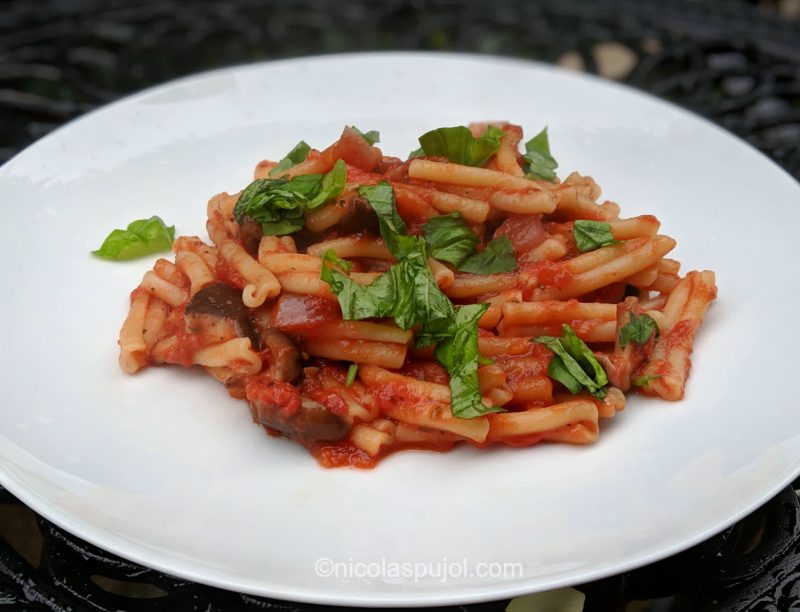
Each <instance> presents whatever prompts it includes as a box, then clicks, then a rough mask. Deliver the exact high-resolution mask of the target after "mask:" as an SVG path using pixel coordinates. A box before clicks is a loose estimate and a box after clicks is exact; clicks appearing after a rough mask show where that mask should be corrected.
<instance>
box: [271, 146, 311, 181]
mask: <svg viewBox="0 0 800 612" xmlns="http://www.w3.org/2000/svg"><path fill="white" fill-rule="evenodd" d="M310 151H311V147H309V146H308V145H307V144H306V143H305V142H303V141H302V140H301V141H300V142H298V143H297V144H296V145H294V148H293V149H292V150H291V151H289V152H288V153H287V154H286V157H284V158H283V159H282V160H281V161H279V162H278V163H277V164H276V165H275V167H274V168H273V169H272V170H270V171H269V175H270V176H277V175H278V174H282V173H283V172H284V171H286V170H288V169H289V168H293V167H294V166H296V165H297V164H300V163H302V162H304V161H306V159H307V158H308V154H309V152H310Z"/></svg>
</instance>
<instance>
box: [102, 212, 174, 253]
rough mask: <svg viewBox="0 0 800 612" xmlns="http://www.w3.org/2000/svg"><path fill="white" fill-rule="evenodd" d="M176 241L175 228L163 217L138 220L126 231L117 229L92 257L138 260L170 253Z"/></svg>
mask: <svg viewBox="0 0 800 612" xmlns="http://www.w3.org/2000/svg"><path fill="white" fill-rule="evenodd" d="M173 240H175V226H174V225H170V226H169V227H167V225H166V224H165V223H164V221H162V220H161V217H157V216H153V217H150V218H149V219H138V220H136V221H132V222H131V223H129V224H128V227H127V228H126V229H124V230H121V229H115V230H114V231H112V232H111V233H110V234H109V235H108V237H107V238H106V239H105V240H104V241H103V244H102V245H101V246H100V248H99V249H97V250H96V251H92V255H97V256H98V257H103V258H104V259H115V260H120V261H121V260H125V259H136V258H137V257H144V256H145V255H151V254H153V253H158V252H160V251H168V250H169V249H170V247H171V246H172V242H173Z"/></svg>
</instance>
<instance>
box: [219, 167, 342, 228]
mask: <svg viewBox="0 0 800 612" xmlns="http://www.w3.org/2000/svg"><path fill="white" fill-rule="evenodd" d="M346 180H347V166H346V165H345V163H344V162H343V161H342V160H341V159H339V160H337V161H336V163H335V164H334V165H333V168H332V169H331V171H330V172H328V173H327V174H325V175H322V174H306V175H303V176H296V177H294V178H293V179H291V180H286V179H256V180H255V181H253V182H252V183H250V185H248V186H247V188H245V190H244V191H243V192H242V193H241V195H240V196H239V199H238V200H237V202H236V206H235V207H234V208H233V216H234V217H235V218H236V221H237V223H242V221H243V219H244V217H245V216H248V217H250V218H251V219H253V221H255V222H257V223H260V224H261V228H262V230H263V232H264V234H265V235H269V236H283V235H286V234H292V233H294V232H296V231H298V230H301V229H303V228H304V227H305V225H306V219H305V215H304V213H305V211H306V210H313V209H315V208H317V207H319V206H321V205H322V204H324V203H325V202H327V201H328V200H330V199H331V198H334V197H336V196H337V195H339V193H341V191H342V189H343V188H344V184H345V181H346Z"/></svg>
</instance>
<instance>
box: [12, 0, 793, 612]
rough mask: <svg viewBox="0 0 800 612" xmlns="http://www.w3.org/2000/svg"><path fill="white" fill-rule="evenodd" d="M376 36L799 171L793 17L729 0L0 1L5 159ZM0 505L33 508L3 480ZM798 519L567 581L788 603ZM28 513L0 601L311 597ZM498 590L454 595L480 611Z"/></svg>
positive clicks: (593, 601)
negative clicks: (237, 74) (555, 86)
mask: <svg viewBox="0 0 800 612" xmlns="http://www.w3.org/2000/svg"><path fill="white" fill-rule="evenodd" d="M375 49H429V50H448V51H469V52H479V53H492V54H501V55H509V56H516V57H525V58H532V59H538V60H542V61H547V62H557V63H560V64H562V65H565V66H569V67H573V68H576V69H583V70H586V71H589V72H592V73H597V74H601V75H603V76H607V77H609V78H614V79H616V80H619V81H621V82H625V83H628V84H630V85H633V86H634V87H638V88H641V89H644V90H646V91H650V92H652V93H655V94H656V95H659V96H661V97H664V98H667V99H670V100H673V101H675V102H677V103H678V104H681V105H682V106H685V107H687V108H689V109H692V110H694V111H695V112H698V113H700V114H702V115H704V116H706V117H708V118H710V119H711V120H712V121H715V122H717V123H719V124H720V125H722V126H723V127H726V128H728V129H730V130H731V131H733V132H734V133H736V134H738V135H740V136H741V137H743V138H744V139H746V140H748V141H749V142H751V143H752V144H753V145H755V146H756V147H758V148H759V149H761V150H762V151H763V152H765V153H766V154H767V155H768V156H770V157H771V158H772V159H774V160H775V161H777V162H778V163H779V164H781V165H782V166H783V167H784V168H786V169H787V170H788V171H789V172H790V173H792V174H793V175H794V176H796V177H800V146H798V143H800V23H798V22H790V21H787V20H785V19H782V18H781V17H780V16H779V15H777V14H776V13H774V12H770V11H765V10H763V9H760V8H757V7H755V6H753V5H752V4H749V3H746V2H742V1H729V2H718V3H713V2H707V1H701V0H695V1H689V0H685V1H679V2H669V3H665V2H663V1H652V0H641V1H635V0H630V1H616V2H612V1H607V0H602V1H595V2H590V1H588V0H586V1H578V0H562V1H556V0H551V1H543V2H527V3H521V2H505V1H498V2H482V1H473V2H455V1H452V0H451V1H438V2H436V1H425V0H417V1H415V2H404V1H400V0H387V1H384V2H380V1H373V2H365V1H362V2H354V1H352V0H340V1H338V2H336V3H330V2H325V1H324V0H316V1H314V0H276V1H273V2H259V1H257V0H226V1H218V2H216V1H214V2H203V3H200V4H192V8H191V10H189V9H188V8H187V5H185V4H184V3H181V2H177V1H175V0H162V1H160V2H152V1H148V0H142V1H141V2H138V3H136V4H133V3H127V2H123V1H121V0H112V1H110V2H99V1H97V0H70V1H65V0H62V1H58V0H50V1H46V0H41V1H39V2H31V1H29V0H28V1H26V0H6V1H5V2H4V3H3V4H2V5H0V162H2V161H4V160H6V159H8V158H10V157H11V156H13V155H14V154H15V153H16V152H17V151H19V150H20V149H21V148H22V147H24V146H25V145H27V144H29V143H30V142H33V141H34V140H36V139H37V138H39V137H41V136H42V135H44V134H46V133H47V132H49V131H50V130H52V129H54V128H55V127H58V126H59V125H61V124H63V123H64V122H66V121H68V120H69V119H72V118H74V117H76V116H78V115H80V114H82V113H84V112H86V111H88V110H91V109H93V108H95V107H97V106H99V105H102V104H105V103H107V102H109V101H111V100H114V99H116V98H118V97H120V96H122V95H124V94H126V93H130V92H133V91H136V90H139V89H141V88H143V87H147V86H150V85H153V84H156V83H160V82H163V81H166V80H169V79H172V78H174V77H176V76H180V75H184V74H188V73H192V72H197V71H200V70H205V69H209V68H216V67H220V66H226V65H230V64H236V63H243V62H248V61H255V60H263V59H272V58H278V57H292V56H299V55H307V54H318V53H331V52H344V51H359V50H375ZM687 146H690V143H687ZM795 485H796V486H800V482H797V483H795ZM2 509H7V510H9V511H13V512H17V513H19V512H22V513H23V514H24V513H25V512H29V511H26V510H25V509H24V507H22V505H21V504H20V503H19V502H18V501H17V500H15V499H14V498H13V497H12V496H10V495H9V494H8V493H6V492H4V491H2V489H0V510H2ZM1 516H4V515H3V514H2V513H0V517H1ZM799 519H800V506H798V502H797V496H796V495H795V493H794V491H793V490H792V489H787V490H786V491H784V492H783V493H782V494H781V495H779V496H778V497H776V498H775V499H774V500H772V501H771V502H770V503H769V504H767V505H766V506H765V507H764V508H762V509H761V510H759V511H757V512H756V513H754V514H753V515H751V516H750V517H749V518H747V519H745V520H744V521H741V522H740V523H738V524H737V525H735V526H734V527H732V528H730V529H728V530H726V531H725V532H724V533H722V534H720V535H718V536H716V537H714V538H712V539H711V540H709V541H707V542H705V543H703V544H701V545H699V546H697V547H695V548H693V549H691V550H690V551H687V552H685V553H682V554H681V555H677V556H675V557H672V558H670V559H668V560H665V561H662V562H660V563H657V564H654V565H652V566H649V567H647V568H643V569H640V570H637V571H634V572H629V573H626V574H622V575H620V576H615V577H612V578H608V579H606V580H601V581H598V582H594V583H591V584H588V585H582V586H580V587H578V588H579V589H580V590H582V591H583V592H584V593H586V595H587V603H586V608H585V609H586V611H587V612H592V611H601V610H624V609H625V606H626V604H627V605H628V606H629V609H632V608H630V606H633V605H635V604H631V603H630V602H636V601H639V600H652V601H653V602H654V603H651V605H652V606H654V607H653V608H643V607H639V608H637V609H638V610H644V609H658V610H664V611H666V610H706V611H709V612H711V611H720V612H721V611H723V610H724V611H745V610H780V611H783V610H790V609H795V608H796V609H800V579H799V575H800V520H799ZM36 524H37V525H38V528H37V529H33V528H31V529H30V531H31V533H32V536H31V537H33V538H34V539H35V541H34V542H33V544H31V546H33V548H34V549H35V550H34V552H35V553H36V554H35V555H34V557H35V558H32V557H31V555H30V554H28V555H23V554H20V552H18V550H19V549H20V546H19V545H18V544H19V543H18V542H14V543H15V544H16V546H12V545H11V543H10V542H11V538H8V537H7V538H5V540H0V609H3V608H5V609H9V610H19V609H31V610H111V609H122V610H133V611H138V610H208V611H223V610H240V609H247V610H281V611H283V610H313V609H322V608H317V607H314V606H300V605H296V604H290V603H285V602H278V601H269V600H265V599H261V598H255V597H250V596H247V595H241V594H235V593H229V592H227V591H222V590H219V589H213V588H210V587H206V586H202V585H197V584H193V583H191V582H187V581H184V580H179V579H177V578H173V577H170V576H166V575H164V574H161V573H159V572H155V571H153V570H149V569H146V568H143V567H140V566H138V565H136V564H133V563H130V562H128V561H125V560H122V559H119V558H118V557H114V556H112V555H109V554H108V553H105V552H104V551H102V550H100V549H98V548H96V547H94V546H91V545H88V544H86V543H84V542H81V541H80V540H78V539H76V538H74V537H73V536H71V535H69V534H68V533H66V532H64V531H63V530H61V529H58V528H57V527H55V526H53V525H52V524H50V523H49V522H47V521H45V520H44V519H41V518H38V519H37V523H36ZM37 534H38V535H37ZM29 544H30V543H29ZM663 598H668V599H663ZM506 603H507V602H495V603H490V604H482V605H473V606H468V607H462V608H458V609H461V610H465V609H466V610H470V611H487V612H488V611H494V610H504V609H505V605H506ZM453 609H456V608H453Z"/></svg>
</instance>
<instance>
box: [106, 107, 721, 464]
mask: <svg viewBox="0 0 800 612" xmlns="http://www.w3.org/2000/svg"><path fill="white" fill-rule="evenodd" d="M489 126H493V128H494V129H499V130H502V135H501V134H500V133H498V132H494V129H493V132H494V133H493V134H490V136H491V137H489V138H487V139H484V140H483V141H482V142H481V144H480V145H477V144H475V143H473V141H470V140H468V139H469V134H472V137H473V138H478V139H481V138H482V136H483V135H484V132H485V130H487V129H489ZM467 129H468V130H469V132H464V130H463V129H456V130H453V131H450V130H445V131H438V132H437V136H436V138H441V143H440V144H442V145H443V146H441V147H439V145H436V146H437V150H436V155H433V154H432V151H431V148H430V147H429V146H427V145H428V141H426V139H425V138H423V139H422V141H423V142H426V148H427V149H428V150H427V152H426V151H424V150H423V151H420V153H419V154H418V155H417V157H415V158H413V159H406V160H401V159H397V158H394V157H389V156H386V155H384V153H383V151H381V150H380V149H378V148H377V147H375V146H374V145H373V144H370V142H369V141H368V140H367V138H365V136H364V135H362V134H360V133H359V132H358V131H357V130H355V129H354V128H352V127H346V128H344V130H343V131H342V133H341V136H340V137H339V138H338V139H337V140H336V141H335V142H333V143H332V144H331V145H330V146H328V147H327V148H325V149H322V150H317V149H312V150H311V151H310V152H309V153H308V155H307V157H306V159H305V160H304V161H302V162H301V163H299V164H296V165H294V166H288V167H286V168H285V169H284V170H282V172H281V173H280V177H279V179H278V182H270V181H273V180H274V179H275V178H276V177H273V176H270V172H271V171H272V170H274V168H275V167H276V165H277V162H276V161H274V160H271V159H265V160H262V161H260V162H258V164H257V165H256V167H255V171H254V176H255V177H256V179H259V180H263V181H264V182H263V183H259V184H258V185H257V186H258V187H259V189H261V188H263V189H264V190H265V191H264V192H263V195H264V197H263V199H262V198H261V197H260V196H261V194H259V197H258V198H256V199H255V200H253V201H252V202H249V203H248V205H247V206H240V207H239V210H237V214H236V215H234V211H235V210H236V206H237V202H238V201H239V198H240V196H241V194H242V193H243V191H239V192H237V193H234V194H233V195H231V194H228V193H227V192H223V193H219V194H217V195H215V196H213V197H212V198H211V199H210V200H209V201H208V204H207V206H206V216H207V222H206V228H207V230H208V236H209V238H210V241H211V242H210V244H209V243H206V242H204V241H203V240H202V239H201V238H199V237H197V236H180V237H178V238H177V239H176V240H175V241H174V243H173V245H172V249H173V251H174V253H175V257H174V261H172V260H168V259H164V258H161V259H158V260H156V262H155V263H154V265H153V268H152V270H150V271H147V272H146V273H145V274H144V276H143V278H142V281H141V284H140V285H139V286H138V287H137V288H136V289H134V291H133V292H132V293H131V296H130V308H129V310H128V313H127V317H126V318H125V321H124V323H123V325H122V328H121V330H120V334H119V347H120V353H119V363H120V367H121V368H122V369H123V370H124V371H125V372H128V373H134V372H137V371H138V370H141V369H142V368H145V367H146V366H148V365H160V364H165V365H166V364H169V365H179V366H182V367H187V368H189V367H196V368H197V369H200V368H202V370H201V371H204V372H205V373H207V374H208V375H209V376H211V377H213V378H214V379H216V380H218V381H219V382H221V383H222V384H223V385H224V386H225V388H226V389H227V390H228V392H229V394H230V395H231V396H232V397H234V398H237V399H241V400H244V401H246V402H247V403H248V405H249V409H250V414H251V416H252V418H253V421H254V422H256V423H257V424H259V425H262V426H263V427H265V428H266V429H267V430H268V431H269V432H270V433H271V434H274V435H281V436H285V437H288V438H290V439H292V440H294V441H296V442H298V443H299V444H302V445H304V446H306V447H307V448H308V449H309V450H310V451H311V453H312V454H313V455H314V457H316V459H317V460H318V461H319V462H320V463H321V464H322V465H323V466H325V467H338V466H355V467H362V468H368V467H372V466H374V465H375V464H376V463H377V462H378V461H379V460H380V459H381V458H382V457H384V456H386V455H388V454H390V453H394V452H396V451H399V450H403V449H413V448H424V449H431V450H436V451H445V450H448V449H450V448H452V447H453V446H454V445H457V444H471V445H473V446H476V447H478V448H483V447H485V446H488V445H491V444H502V445H506V446H512V447H517V446H530V445H534V444H537V443H540V442H559V443H569V444H588V443H591V442H594V441H595V440H597V439H598V436H599V434H600V427H601V426H600V419H603V420H604V426H605V423H606V422H607V421H605V420H606V419H609V418H611V417H614V415H615V414H616V413H617V412H620V411H622V410H624V409H626V403H627V399H626V393H628V392H632V393H635V392H640V393H644V394H648V395H655V396H659V397H661V398H664V399H668V400H676V399H680V398H682V397H683V395H684V392H685V389H686V382H687V378H688V375H689V371H690V366H691V362H690V356H691V354H692V351H693V347H694V341H695V337H696V335H697V332H698V328H699V326H700V324H701V322H702V320H703V318H704V316H705V313H706V310H707V308H708V307H709V305H710V303H711V302H712V301H713V300H714V299H715V297H716V292H717V288H716V283H715V277H714V273H713V272H710V271H701V272H696V271H693V272H689V273H688V274H686V275H685V276H683V277H681V276H680V273H681V264H680V262H678V261H677V260H674V259H668V258H667V256H668V255H669V254H670V252H671V251H672V250H673V248H674V247H675V246H676V242H675V240H673V239H672V238H670V237H669V236H667V235H663V234H660V233H659V232H661V231H662V228H661V223H660V221H659V220H658V219H657V218H656V217H655V216H653V215H650V214H643V215H638V216H635V217H628V218H621V217H620V206H619V205H618V204H617V203H616V202H614V201H611V200H603V199H601V189H600V186H599V184H598V183H597V181H595V180H594V179H593V178H592V177H591V176H585V175H581V174H579V173H578V172H571V173H569V174H567V175H566V178H563V179H562V180H560V179H559V178H558V177H554V178H553V180H544V179H542V178H532V174H533V172H532V168H531V165H530V158H529V157H528V158H526V156H525V153H524V152H523V151H520V147H521V143H522V142H523V133H522V128H521V127H519V126H516V125H513V124H510V123H507V122H504V121H500V122H495V123H486V122H481V123H473V124H470V125H469V126H468V128H467ZM451 137H454V138H458V139H461V138H462V137H463V138H464V140H458V141H454V140H450V138H451ZM267 144H268V143H267ZM554 150H556V151H557V149H556V148H555V147H554ZM275 159H278V158H277V156H276V157H275ZM453 160H459V161H463V162H465V164H467V163H468V164H472V165H464V164H461V163H456V161H453ZM561 161H562V162H563V161H564V160H561ZM341 162H343V163H344V165H345V168H346V179H345V182H344V185H343V186H341V188H340V189H339V190H338V192H335V191H334V192H331V189H329V187H331V185H333V184H335V183H337V181H331V178H333V177H334V175H329V177H328V178H323V177H322V176H320V175H321V174H325V173H328V172H329V171H331V169H332V168H334V165H337V167H341ZM312 175H316V176H312ZM296 177H303V178H302V179H300V180H294V179H296ZM337 180H338V179H337ZM367 186H370V187H375V186H382V187H381V188H380V189H377V190H376V189H373V190H365V189H363V188H364V187H367ZM236 187H237V188H240V187H246V186H245V185H238V186H236ZM275 189H279V190H280V191H274V190H275ZM653 189H658V186H657V185H654V186H653ZM388 190H391V194H392V198H388V197H387V196H386V194H387V193H388ZM252 193H253V190H250V191H249V194H252ZM376 193H380V194H383V195H382V196H381V198H384V197H385V198H386V199H380V200H377V199H375V197H374V194H376ZM318 194H323V195H325V196H327V197H328V200H327V201H325V202H320V201H318V199H317V195H318ZM273 196H275V197H273ZM312 202H313V204H311V203H312ZM311 206H313V207H314V209H313V210H311ZM262 209H263V210H262ZM243 210H246V211H247V212H246V213H244V214H242V211H243ZM286 211H291V212H288V213H286ZM298 211H300V212H302V215H303V216H302V217H301V216H300V212H298ZM266 213H268V214H269V215H272V218H274V219H275V220H276V223H272V224H267V223H262V222H260V219H263V218H270V217H262V216H260V215H262V214H266ZM284 215H286V216H284ZM445 215H446V216H448V219H447V220H446V221H445V220H444V219H443V218H442V217H443V216H445ZM237 217H238V219H239V221H238V222H237ZM437 217H438V218H439V219H440V220H441V221H442V223H441V224H440V225H439V227H438V228H436V231H432V228H431V226H430V225H428V222H429V221H430V220H431V219H434V218H437ZM288 220H290V221H291V227H299V228H300V229H298V230H297V231H294V232H291V233H289V234H287V235H270V232H278V234H280V232H281V231H282V230H283V229H284V228H286V227H287V226H288V225H287V224H285V223H282V221H288ZM579 221H587V222H593V223H587V224H584V228H585V229H586V231H587V232H589V229H588V228H591V230H592V231H594V232H595V234H594V236H595V240H594V241H592V240H584V239H582V238H584V237H585V236H583V237H582V236H581V235H580V233H577V234H576V223H578V222H579ZM240 223H241V225H240ZM578 227H580V225H579V226H578ZM393 228H394V229H393ZM397 228H405V229H404V230H402V231H401V230H400V229H397ZM265 229H266V231H267V234H266V235H265V234H264V230H265ZM290 229H291V228H290ZM287 231H288V230H287ZM396 233H400V234H403V233H405V234H406V235H407V236H414V237H416V238H415V239H414V240H409V241H408V242H405V241H404V240H403V239H402V238H401V237H398V236H396V235H395V234H396ZM387 243H389V244H391V245H392V251H390V250H389V248H388V246H387ZM395 244H396V245H399V246H400V248H397V249H396V248H395ZM407 244H408V245H413V247H412V246H409V247H406V245H407ZM603 244H605V245H606V246H600V245H603ZM412 248H413V249H421V251H417V252H416V253H415V254H414V256H416V257H418V260H417V261H415V262H414V263H415V264H417V265H423V264H422V257H420V252H421V253H422V254H424V256H425V257H427V268H428V270H422V273H419V274H417V275H416V276H414V275H413V274H412V273H411V272H409V271H410V270H415V268H412V267H410V266H408V265H407V264H408V263H411V262H410V261H409V260H404V258H406V257H408V256H409V255H408V253H409V252H410V251H411V250H412ZM328 251H332V252H333V253H335V254H336V256H337V257H339V258H341V259H342V260H345V263H344V264H343V265H341V266H339V270H340V271H341V272H346V273H347V274H348V276H349V278H350V279H351V280H352V281H353V282H354V283H356V284H358V285H360V286H361V288H363V290H359V291H355V292H349V294H346V293H342V294H341V295H336V294H335V293H334V290H333V289H332V287H331V285H329V284H328V283H327V282H325V281H324V280H322V278H321V276H322V273H323V268H322V259H323V256H324V254H325V253H326V252H328ZM393 251H394V252H396V253H397V256H395V255H394V254H393ZM434 253H435V254H436V257H442V258H444V259H437V258H436V257H434V256H433V254H434ZM398 259H399V260H400V261H398ZM445 259H446V261H445ZM468 259H471V261H470V264H469V265H465V264H464V263H463V262H465V261H467V260H468ZM477 262H479V263H477ZM464 268H466V269H469V270H471V271H470V272H463V271H461V270H463V269H464ZM416 271H417V272H418V271H419V270H418V269H416ZM428 271H429V272H430V275H428ZM398 272H399V274H398ZM431 277H432V278H433V279H434V280H435V283H436V285H435V286H434V285H433V283H432V282H430V278H431ZM377 279H381V281H380V282H378V283H377V284H376V285H374V286H372V287H367V286H368V285H370V284H372V283H373V282H375V281H376V280H377ZM333 287H334V288H335V289H337V290H338V285H336V284H333ZM340 299H341V304H340V301H339V300H340ZM347 299H350V300H356V301H357V302H356V306H357V308H354V309H350V308H345V314H347V315H348V316H350V313H353V312H355V313H357V314H356V315H354V316H362V319H360V320H344V319H343V314H342V305H344V306H347V304H346V302H345V300H347ZM476 304H486V310H485V311H484V312H483V314H482V315H481V316H480V318H478V320H477V324H476V327H477V328H470V327H466V326H468V325H473V324H474V322H473V321H472V320H467V323H464V319H463V316H462V315H464V314H465V313H466V312H468V311H464V310H459V309H460V308H462V307H465V306H466V307H469V306H472V305H476ZM395 305H397V307H396V308H395V307H394V306H395ZM362 306H363V308H362ZM471 310H472V312H475V310H474V309H471ZM368 314H379V315H380V316H378V317H372V318H369V317H368V316H367V315H368ZM381 317H385V318H381ZM651 319H652V321H651ZM653 323H654V324H655V329H653ZM400 325H402V326H403V327H406V326H407V327H408V329H401V327H400ZM573 333H574V334H575V336H577V338H578V339H579V340H580V341H576V340H574V339H573V337H572V335H571V334H573ZM423 334H424V336H423ZM542 336H546V337H547V338H541V337H542ZM476 337H477V339H476ZM475 344H477V354H476V351H475ZM576 364H577V365H576ZM576 367H579V368H581V369H582V370H583V371H584V373H585V374H586V376H589V377H590V378H592V380H593V382H594V383H595V384H593V383H592V382H588V381H587V380H586V378H585V377H582V376H581V374H580V372H578V371H577V370H575V368H576ZM597 368H601V369H602V372H600V371H599V370H598V369H597ZM603 374H605V377H604V376H603ZM570 377H571V379H570ZM605 379H607V381H606V380H605ZM601 383H602V384H601ZM570 389H572V390H574V391H576V393H574V394H573V393H572V392H571V391H570ZM590 390H591V393H590V392H589V391H590ZM592 393H593V394H594V395H593V394H592ZM634 407H635V406H633V405H632V406H631V407H629V408H628V410H630V409H631V408H634ZM648 418H658V415H657V414H654V415H651V416H649V417H648ZM534 469H536V468H535V467H534Z"/></svg>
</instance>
